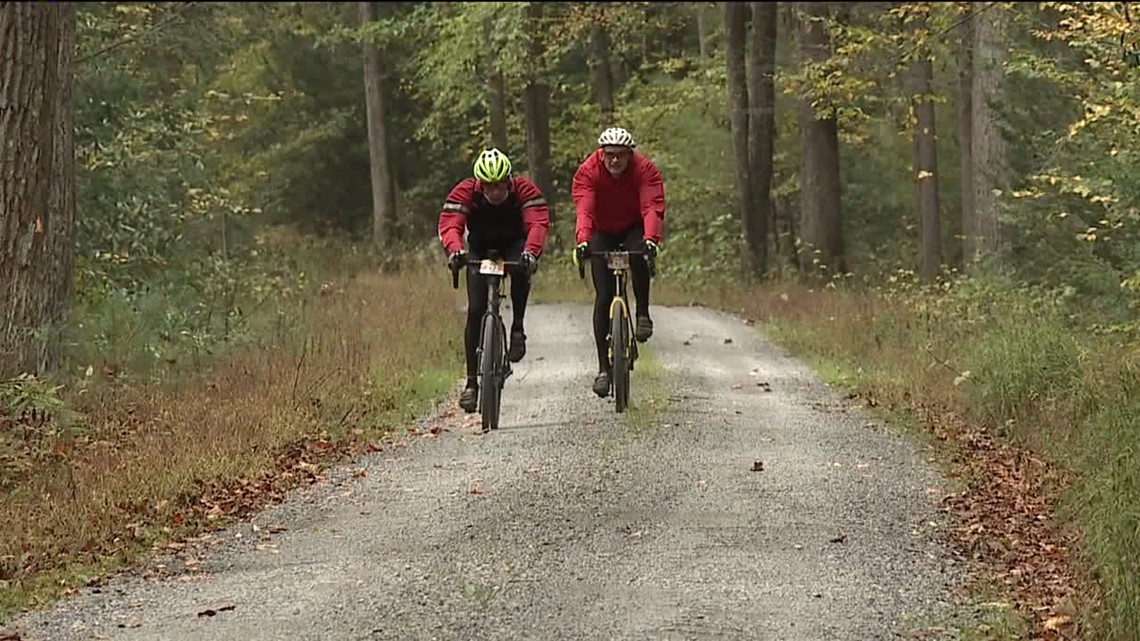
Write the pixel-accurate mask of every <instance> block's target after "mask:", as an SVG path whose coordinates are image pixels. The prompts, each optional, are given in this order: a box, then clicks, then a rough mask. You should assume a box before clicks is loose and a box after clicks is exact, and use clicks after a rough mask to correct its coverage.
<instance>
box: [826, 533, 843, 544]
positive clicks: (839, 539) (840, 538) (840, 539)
mask: <svg viewBox="0 0 1140 641" xmlns="http://www.w3.org/2000/svg"><path fill="white" fill-rule="evenodd" d="M846 540H847V535H846V534H840V535H839V536H836V537H832V538H830V539H828V540H827V542H828V543H843V542H844V541H846Z"/></svg>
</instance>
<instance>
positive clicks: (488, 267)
mask: <svg viewBox="0 0 1140 641" xmlns="http://www.w3.org/2000/svg"><path fill="white" fill-rule="evenodd" d="M505 272H506V270H505V268H504V267H503V263H502V262H501V261H497V260H486V259H484V260H483V261H482V262H480V263H479V273H480V274H491V275H493V276H502V275H503V274H504V273H505Z"/></svg>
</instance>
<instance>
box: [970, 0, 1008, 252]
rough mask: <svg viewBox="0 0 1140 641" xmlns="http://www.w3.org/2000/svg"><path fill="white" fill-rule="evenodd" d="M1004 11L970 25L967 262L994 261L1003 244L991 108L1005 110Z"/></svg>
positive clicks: (1001, 142) (1002, 158)
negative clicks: (970, 181) (970, 206)
mask: <svg viewBox="0 0 1140 641" xmlns="http://www.w3.org/2000/svg"><path fill="white" fill-rule="evenodd" d="M1008 20H1009V17H1008V15H1007V14H1006V12H1005V11H994V12H991V13H990V14H989V15H987V16H986V17H985V19H976V18H975V19H973V20H972V22H973V23H974V25H973V27H974V34H973V35H974V51H973V72H974V74H973V76H974V77H973V86H972V90H971V96H970V98H971V100H970V106H971V132H970V133H971V142H970V153H971V155H972V157H973V167H974V172H973V174H974V175H973V185H974V208H975V209H974V216H973V217H972V219H971V220H972V224H971V225H970V226H969V227H967V244H966V260H967V261H970V260H974V259H976V258H990V257H995V255H996V254H997V253H998V252H999V250H1000V248H1001V244H1002V242H1001V241H1002V239H1001V228H1000V225H999V222H998V211H997V207H998V198H997V196H996V195H995V194H994V190H1003V191H1004V190H1005V189H1006V188H1007V186H1008V185H1007V183H1006V168H1007V163H1006V153H1007V151H1006V143H1005V139H1004V138H1003V137H1002V133H1001V129H1000V120H1001V115H1000V114H999V113H998V112H997V111H996V110H995V109H994V105H1003V104H1005V100H1004V96H1005V87H1004V82H1003V77H1004V75H1005V74H1004V70H1003V65H1004V63H1005V60H1006V56H1007V51H1006V29H1007V22H1008Z"/></svg>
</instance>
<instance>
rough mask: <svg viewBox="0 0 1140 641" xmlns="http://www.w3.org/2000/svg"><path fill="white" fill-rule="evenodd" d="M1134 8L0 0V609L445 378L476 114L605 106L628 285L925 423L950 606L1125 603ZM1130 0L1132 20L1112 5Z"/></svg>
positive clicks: (1132, 472)
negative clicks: (624, 224)
mask: <svg viewBox="0 0 1140 641" xmlns="http://www.w3.org/2000/svg"><path fill="white" fill-rule="evenodd" d="M1128 5H1129V3H1115V2H1099V3H1055V2H1040V3H1012V2H1010V3H1002V2H985V3H962V2H940V3H917V2H916V3H906V2H902V3H878V2H860V3H856V2H805V3H775V2H752V3H737V2H728V3H705V2H685V3H682V2H625V3H608V2H598V3H568V2H543V3H537V2H517V3H508V2H483V3H462V2H437V3H415V2H392V3H373V2H359V3H301V2H274V3H203V2H163V3H157V2H133V3H126V2H99V3H73V4H69V3H11V2H9V3H0V142H2V146H3V152H2V153H3V161H2V162H0V522H3V523H5V524H8V525H5V527H4V528H2V529H0V623H2V622H3V617H5V616H7V615H10V614H12V613H14V612H17V611H19V610H21V609H23V608H27V607H31V606H35V605H39V604H43V603H45V602H47V601H49V600H51V599H54V598H56V597H58V596H60V595H63V594H66V593H68V592H70V591H72V590H74V589H75V587H77V586H81V585H85V584H87V583H89V582H91V581H94V580H97V579H98V578H99V577H101V576H103V575H105V574H106V573H108V572H112V571H115V570H117V569H120V568H122V567H125V566H128V565H130V564H131V563H134V562H135V561H137V560H138V559H140V558H143V557H144V556H145V555H146V554H148V553H150V552H151V551H153V550H155V549H161V548H163V547H164V546H169V545H178V543H177V541H179V540H181V539H183V538H185V537H192V536H194V535H196V533H198V532H201V531H203V529H207V528H210V527H214V526H215V525H217V524H218V523H221V522H224V521H225V520H227V519H231V518H236V517H239V516H241V515H242V514H245V513H247V512H248V511H250V510H254V509H257V508H258V507H260V506H263V505H265V504H266V503H267V502H271V501H273V500H275V499H276V498H279V497H280V496H281V495H282V494H283V493H284V492H285V491H287V490H288V489H289V488H290V487H293V486H295V485H296V484H298V483H301V482H304V481H305V480H306V479H311V478H313V477H314V476H315V475H316V474H317V470H318V469H320V468H321V467H322V466H325V465H328V464H331V463H332V462H334V461H337V460H343V459H344V457H347V456H351V455H353V454H355V453H360V452H366V451H368V449H369V448H370V447H373V443H375V442H376V439H377V438H378V437H379V435H381V434H384V433H386V432H390V431H391V430H393V429H395V428H396V427H398V426H400V425H402V424H404V423H405V422H407V421H408V420H410V418H411V417H413V416H415V415H416V414H417V412H419V411H421V410H422V409H423V408H424V407H426V406H427V405H428V404H430V403H431V402H432V400H433V399H435V398H437V397H438V396H440V395H442V394H444V393H445V392H446V391H447V390H448V389H450V388H451V387H452V386H453V384H454V382H455V380H456V378H457V376H458V375H459V372H460V363H461V361H462V322H463V319H462V316H461V315H458V314H447V313H441V311H447V310H452V309H454V308H455V306H456V304H457V301H459V300H460V299H459V298H457V296H459V295H460V294H457V293H456V292H455V291H454V290H452V289H451V283H450V277H449V275H448V273H447V272H446V269H445V260H446V257H445V256H444V254H443V251H442V249H441V248H440V246H439V240H438V238H437V236H436V223H437V220H438V216H439V211H440V205H441V203H442V201H443V198H444V196H445V195H446V194H447V192H448V190H449V189H450V188H451V187H452V186H453V185H454V184H455V183H456V182H458V181H459V180H461V179H463V178H465V177H467V176H469V175H470V173H471V163H472V162H473V160H474V158H475V157H476V155H477V154H478V153H479V151H481V150H482V149H484V148H488V147H492V146H493V147H497V148H499V149H500V150H502V151H503V152H504V153H506V154H507V155H508V156H509V157H510V158H511V160H512V162H513V164H514V168H515V171H516V172H518V173H522V174H524V175H527V176H528V177H530V178H531V179H533V180H534V181H535V183H536V184H537V185H538V186H539V187H540V188H541V190H542V191H543V193H544V195H545V196H546V198H547V199H548V200H549V201H550V202H551V231H550V236H549V238H548V241H547V246H546V249H545V252H544V255H543V257H542V259H541V261H540V268H539V271H538V272H537V275H536V293H535V296H536V298H539V299H541V300H560V299H566V298H567V297H569V298H573V299H575V300H579V301H588V300H591V298H590V297H591V296H592V292H591V290H590V289H589V285H588V284H586V283H583V282H581V281H579V279H578V275H577V273H576V270H574V269H573V267H572V266H571V260H570V254H571V252H572V249H573V229H574V216H575V213H574V204H573V202H572V201H571V199H570V181H571V177H572V176H573V173H574V170H575V168H576V167H577V166H578V163H580V162H581V161H582V159H583V158H585V157H586V155H587V154H589V153H590V152H591V151H593V150H594V148H595V146H596V140H597V136H598V133H599V132H600V131H601V130H602V129H603V128H605V127H608V126H622V127H625V128H627V129H628V130H629V131H630V132H631V133H632V134H633V135H634V136H635V138H636V139H637V142H638V150H639V151H640V152H641V153H643V154H645V155H646V156H648V157H650V158H651V159H652V160H653V161H654V162H655V163H657V166H658V167H659V168H660V170H661V172H662V174H663V175H664V179H665V184H666V198H667V212H666V228H665V234H664V238H663V241H662V243H661V253H660V255H659V258H658V267H657V278H656V282H657V284H656V285H655V287H656V288H657V289H656V290H655V299H654V304H655V305H666V304H677V305H689V304H700V305H705V306H710V307H717V308H719V309H723V310H727V311H731V312H734V313H738V314H741V315H743V316H745V317H747V318H749V319H752V320H754V321H755V322H756V324H757V327H758V328H760V329H762V330H763V331H764V332H765V333H766V334H767V335H769V336H770V337H771V338H772V339H773V340H774V341H776V342H777V343H779V344H781V345H782V346H784V347H786V348H787V349H789V350H791V351H792V352H793V353H795V354H797V355H799V356H802V357H803V358H805V359H806V360H808V361H809V362H810V363H811V364H812V365H813V367H814V368H815V369H816V370H817V371H818V372H819V373H820V375H821V376H823V377H825V378H826V380H828V382H829V383H831V384H833V385H838V386H842V387H844V388H845V389H848V390H850V392H849V393H850V396H851V398H854V399H858V400H859V401H860V402H862V403H864V404H865V405H867V406H869V407H871V408H874V409H875V411H881V412H886V413H888V414H889V416H891V417H892V420H894V421H897V422H899V423H900V424H903V425H905V426H906V427H905V429H907V430H909V431H911V432H912V433H914V434H916V435H917V437H918V438H921V439H926V440H927V441H929V442H930V443H932V444H933V445H934V446H935V447H936V448H937V451H938V452H939V456H940V458H941V460H942V463H943V465H944V467H945V469H946V470H947V473H948V474H951V475H953V476H954V477H955V478H957V479H959V480H960V481H961V482H963V483H964V485H965V488H966V489H965V490H964V491H963V492H962V493H961V495H959V496H958V497H957V498H956V499H955V500H954V501H953V502H950V503H948V504H947V505H945V506H944V509H946V510H948V511H950V512H953V513H954V514H955V516H956V518H957V519H958V523H959V524H960V525H959V526H958V527H957V528H956V530H955V532H954V533H953V536H954V538H955V541H956V543H957V545H958V546H959V549H960V551H961V554H962V555H963V556H964V557H965V558H968V559H970V560H971V561H972V562H974V563H976V564H977V566H978V568H979V575H978V576H979V577H980V578H979V579H978V581H977V583H978V584H977V586H976V590H977V591H978V594H979V595H985V596H984V597H982V596H980V597H979V599H980V600H981V601H985V602H988V603H993V602H996V603H999V604H1007V605H1004V606H1002V607H998V608H995V609H994V612H993V613H991V614H990V615H989V618H988V619H987V623H986V624H984V625H979V626H978V627H977V628H976V629H972V630H970V631H969V634H968V635H964V636H962V637H961V638H970V639H973V638H994V639H997V638H1001V639H1009V638H1024V639H1031V638H1032V639H1036V638H1057V639H1060V638H1087V639H1094V638H1095V639H1111V640H1116V639H1119V640H1125V639H1135V638H1140V581H1137V580H1136V579H1137V576H1140V473H1138V472H1137V470H1140V431H1138V430H1137V429H1136V428H1137V420H1138V419H1137V417H1138V416H1140V317H1138V315H1137V308H1138V303H1140V249H1138V248H1140V243H1138V240H1140V183H1133V182H1131V179H1129V178H1128V176H1130V175H1131V171H1132V170H1133V169H1134V168H1135V166H1134V165H1133V164H1132V161H1133V157H1134V155H1135V154H1136V153H1137V151H1136V149H1137V148H1140V146H1134V145H1133V144H1132V143H1133V142H1137V138H1140V92H1138V89H1137V85H1136V84H1134V83H1135V81H1136V80H1137V79H1138V78H1140V29H1138V28H1137V27H1136V26H1135V25H1133V24H1132V19H1131V17H1130V13H1129V6H1128ZM1138 19H1140V14H1138Z"/></svg>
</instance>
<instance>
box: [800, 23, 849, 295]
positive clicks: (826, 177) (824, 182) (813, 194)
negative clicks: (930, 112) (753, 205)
mask: <svg viewBox="0 0 1140 641" xmlns="http://www.w3.org/2000/svg"><path fill="white" fill-rule="evenodd" d="M797 14H798V29H797V34H798V45H799V46H798V49H799V55H800V57H801V60H802V61H803V62H804V63H809V62H811V63H820V62H823V61H826V60H827V59H828V58H829V57H830V49H831V42H830V37H829V36H828V33H827V28H826V20H827V17H828V3H826V2H800V3H797ZM799 124H800V149H801V150H802V151H801V153H802V155H803V158H802V165H801V171H800V180H801V188H800V207H801V222H800V239H801V241H802V245H801V248H800V269H801V270H802V271H803V272H804V273H806V274H813V273H819V272H825V273H826V275H834V274H839V273H843V272H844V271H846V265H845V264H844V256H843V219H842V214H841V209H840V204H841V192H840V180H839V178H840V176H839V125H838V122H837V120H836V116H835V113H834V111H833V110H832V109H831V108H830V107H828V106H826V105H825V106H823V107H822V108H821V109H820V110H816V109H814V108H813V106H812V104H811V101H810V100H807V99H801V100H800V106H799Z"/></svg>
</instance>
